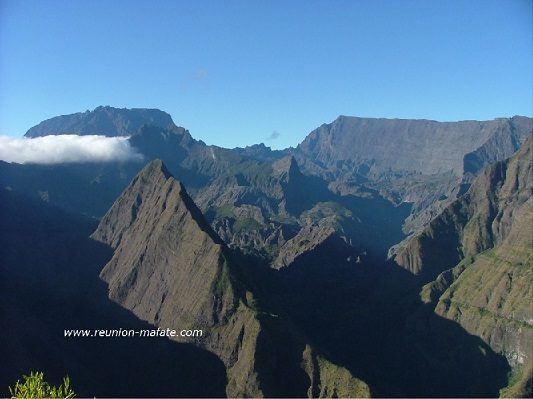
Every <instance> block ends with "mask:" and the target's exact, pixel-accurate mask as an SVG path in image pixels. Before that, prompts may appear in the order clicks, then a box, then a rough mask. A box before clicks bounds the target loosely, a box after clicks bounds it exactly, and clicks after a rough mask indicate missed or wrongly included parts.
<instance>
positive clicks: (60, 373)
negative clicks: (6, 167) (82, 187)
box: [0, 190, 227, 397]
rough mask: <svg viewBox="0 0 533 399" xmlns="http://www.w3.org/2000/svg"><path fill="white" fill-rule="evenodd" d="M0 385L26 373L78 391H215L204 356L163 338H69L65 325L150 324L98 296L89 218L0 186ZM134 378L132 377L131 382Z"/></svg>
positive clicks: (220, 370) (214, 372)
mask: <svg viewBox="0 0 533 399" xmlns="http://www.w3.org/2000/svg"><path fill="white" fill-rule="evenodd" d="M0 219H1V220H2V228H1V229H0V260H1V261H0V289H1V290H2V294H3V299H2V301H1V303H0V315H1V320H2V329H0V352H1V353H2V362H1V364H0V392H1V394H2V395H3V396H4V395H5V396H6V397H7V396H8V395H9V392H8V389H7V387H8V386H13V385H14V383H15V382H16V381H17V379H19V378H21V376H22V375H23V374H29V372H30V371H36V370H41V371H43V372H44V373H45V376H46V379H47V380H48V381H50V382H51V383H53V384H54V385H56V384H59V383H60V382H61V379H62V378H63V377H64V376H65V375H67V374H68V375H69V376H70V378H71V381H72V386H73V387H74V390H75V392H76V394H77V395H78V396H79V397H93V396H97V397H139V396H140V397H146V396H154V397H177V396H178V397H181V396H185V397H191V396H207V397H220V396H223V395H224V392H225V391H224V388H225V385H226V381H227V380H226V375H225V369H224V366H223V364H222V362H220V360H219V359H217V358H216V356H214V355H213V354H211V353H209V352H207V351H205V350H202V349H200V348H197V347H195V346H193V345H190V344H183V343H177V342H172V341H169V340H168V339H166V338H140V337H100V338H96V337H85V338H82V337H70V338H67V337H65V335H64V330H65V329H67V330H68V329H84V330H85V329H87V330H91V331H93V330H94V329H99V330H100V329H107V330H117V331H118V330H119V329H123V330H129V329H133V330H137V331H139V330H141V329H153V328H154V327H153V326H152V325H149V324H148V323H145V322H142V321H140V320H139V319H138V318H136V317H135V316H134V315H132V314H131V312H129V311H127V310H125V309H123V308H121V307H120V306H118V305H117V304H116V303H114V302H112V301H110V300H109V299H108V298H107V292H106V289H105V288H106V287H105V285H104V284H103V282H102V281H101V280H100V279H99V278H98V275H99V272H100V270H101V268H102V266H103V265H104V264H105V263H106V262H107V261H108V260H109V259H110V257H111V254H112V251H111V249H110V248H109V247H108V246H106V245H103V244H101V243H98V242H96V241H94V240H91V239H89V234H90V233H91V231H93V230H94V228H95V223H94V222H93V221H90V220H87V219H85V218H80V217H79V216H76V215H72V214H68V213H65V212H63V211H61V210H59V209H57V208H54V207H52V206H50V205H47V204H46V203H43V202H42V201H36V200H33V199H28V198H26V197H25V196H22V195H19V194H17V193H15V192H12V191H6V190H0ZM132 382H134V383H132Z"/></svg>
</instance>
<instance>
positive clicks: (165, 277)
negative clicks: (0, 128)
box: [0, 107, 533, 397]
mask: <svg viewBox="0 0 533 399" xmlns="http://www.w3.org/2000/svg"><path fill="white" fill-rule="evenodd" d="M52 134H54V135H57V134H79V135H86V134H99V135H105V136H109V137H116V136H124V137H128V141H129V142H130V144H131V146H132V147H134V148H135V149H136V150H137V151H138V152H139V153H140V154H142V155H143V157H144V161H143V162H140V161H123V162H106V163H83V164H56V165H36V164H26V165H21V164H14V163H7V162H2V161H0V187H1V189H2V196H1V199H2V201H1V202H0V204H1V208H0V210H1V211H2V219H3V220H4V222H3V227H4V228H3V229H2V234H0V241H1V244H2V245H1V247H2V248H3V249H2V253H0V258H1V259H2V260H3V262H2V268H1V271H2V275H3V278H2V281H3V285H4V286H5V287H4V288H5V289H6V290H7V291H6V292H9V293H11V295H12V298H18V296H20V292H26V291H27V292H31V295H28V296H27V299H24V300H16V299H13V300H9V301H7V302H6V303H5V304H4V305H3V307H4V308H5V310H6V312H5V314H6V315H7V318H6V320H8V321H9V325H10V327H9V329H8V331H4V332H3V335H4V336H5V337H4V338H5V339H4V340H3V342H5V343H3V344H1V345H3V346H4V349H3V351H4V352H6V351H7V352H8V353H9V354H10V359H13V364H14V366H13V367H12V368H11V369H6V372H5V373H2V374H3V375H5V376H6V378H8V377H9V378H11V380H12V379H13V378H14V375H15V374H16V373H19V375H20V374H22V373H24V372H28V370H25V369H24V367H30V366H29V365H31V367H40V368H41V369H45V370H50V372H51V373H52V375H53V376H54V378H59V377H60V376H61V373H63V374H64V372H66V371H68V372H70V373H71V375H72V377H73V378H72V380H73V383H75V382H76V378H77V379H78V381H79V382H80V386H81V387H82V391H81V392H82V393H83V394H85V395H86V396H88V395H97V394H98V395H107V396H120V395H124V394H125V395H127V396H221V395H228V396H233V397H235V396H253V397H258V396H285V397H318V396H320V397H362V396H365V397H366V396H382V397H383V396H387V397H392V396H427V397H434V396H476V397H494V396H498V395H499V394H501V395H504V396H527V395H531V386H532V382H533V379H532V374H531V373H532V370H533V369H532V367H533V366H532V365H533V362H532V359H533V353H532V348H533V335H532V333H531V331H532V328H533V322H532V320H533V312H532V311H531V303H532V300H533V290H532V289H531V284H530V281H531V277H532V270H533V269H532V256H533V242H532V237H533V232H532V231H531V226H532V225H533V224H532V223H531V222H532V220H531V217H532V214H533V209H532V208H531V206H532V204H531V194H532V190H533V184H532V183H533V182H532V180H533V176H532V174H531V162H532V153H531V151H532V149H531V146H532V143H533V139H532V137H531V136H532V135H533V120H532V119H531V118H526V117H520V116H515V117H512V118H500V119H495V120H493V121H483V122H479V121H463V122H435V121H428V120H401V119H373V118H355V117H348V116H340V117H339V118H337V119H336V120H335V121H334V122H332V123H330V124H324V125H322V126H320V127H319V128H317V129H316V130H314V131H313V132H311V133H310V134H309V135H308V136H307V137H306V138H305V139H304V141H303V142H302V143H301V144H299V145H298V146H297V147H296V148H289V149H285V150H276V151H274V150H271V149H270V148H268V147H266V146H264V145H254V146H251V147H246V148H234V149H225V148H221V147H217V146H212V145H207V144H205V143H204V142H202V141H198V140H195V139H194V138H193V137H192V136H191V134H190V133H189V132H188V131H187V130H186V129H185V128H183V127H179V126H176V125H175V124H174V122H173V121H172V118H171V117H170V115H168V114H166V113H164V112H162V111H159V110H153V109H116V108H112V107H98V108H96V109H95V110H94V111H87V112H83V113H78V114H72V115H65V116H58V117H55V118H52V119H49V120H47V121H44V122H42V123H40V124H39V125H37V126H35V127H33V128H31V129H30V130H28V132H27V133H26V136H27V137H28V138H32V137H40V136H46V135H52ZM20 226H27V227H26V228H24V229H21V228H20ZM31 226H35V228H31ZM30 246H31V248H33V249H32V250H31V251H29V252H28V251H27V250H26V248H28V247H30ZM32 298H44V299H43V300H42V301H41V303H40V304H39V305H37V304H36V303H35V301H36V300H35V299H32ZM64 303H68V304H69V305H68V306H67V307H66V308H67V313H68V316H61V308H62V306H63V304H64ZM43 309H44V310H43ZM76 323H78V324H77V325H85V326H87V325H97V326H100V327H102V326H112V325H120V324H121V323H123V324H124V325H137V324H138V325H144V324H146V325H151V326H155V327H162V328H176V329H178V328H201V329H202V330H203V331H204V332H205V335H204V336H203V337H202V338H201V339H198V340H196V341H194V342H190V341H184V340H181V339H178V340H173V341H168V340H162V341H161V342H158V346H157V348H159V349H157V350H155V349H154V351H151V350H150V343H149V342H139V348H140V349H139V351H138V356H134V357H133V358H132V360H131V361H130V363H131V366H128V367H126V369H125V370H123V371H122V373H123V374H124V375H128V374H130V375H136V374H135V373H139V369H137V368H136V366H135V364H138V362H139V361H142V360H144V359H154V358H157V359H161V362H162V363H163V364H168V365H172V366H168V367H167V369H166V370H167V371H168V372H169V373H172V372H173V371H178V370H181V371H180V372H181V373H183V376H184V378H183V380H181V379H180V381H177V382H176V383H175V384H167V385H165V384H164V383H163V385H160V384H161V382H160V381H164V378H165V373H163V374H162V375H157V373H155V374H153V375H152V374H149V375H147V376H145V377H143V378H140V379H139V385H138V390H134V389H133V387H128V386H123V387H121V386H116V387H114V386H113V384H112V383H111V382H110V381H111V380H112V379H113V380H114V379H115V378H120V377H121V374H120V372H117V371H110V370H112V369H113V367H112V365H113V364H114V363H113V362H110V363H109V366H108V367H103V368H102V369H98V367H95V363H96V358H95V354H96V353H100V354H102V356H103V358H107V356H106V355H105V352H106V351H110V353H115V356H126V357H127V356H132V355H131V354H130V353H129V350H128V348H129V346H128V345H129V344H127V343H122V344H120V345H113V344H110V343H109V342H107V343H103V344H102V343H95V342H89V343H87V342H81V343H79V344H77V343H76V341H68V342H67V343H65V340H64V339H63V337H62V336H58V333H57V330H58V328H60V329H61V330H62V329H63V328H76V327H71V325H73V324H76ZM66 324H69V326H66ZM28 325H29V327H28ZM63 325H65V326H64V327H63ZM79 328H83V327H79ZM43 329H46V330H48V331H50V332H49V333H46V334H41V335H40V334H39V331H41V330H43ZM54 332H55V335H54ZM36 336H39V337H40V338H39V339H38V340H36V341H34V337H36ZM30 341H31V342H35V344H33V345H34V346H35V347H38V346H39V345H40V347H41V348H50V349H53V350H54V353H55V354H54V355H53V356H50V355H47V354H46V351H45V350H43V349H39V350H31V349H27V348H28V347H27V346H26V344H25V343H26V342H30ZM141 341H142V340H141ZM176 341H177V342H176ZM78 346H79V348H78ZM167 346H168V348H167ZM95 348H96V349H95ZM67 352H68V355H67ZM87 353H92V355H91V356H92V357H91V356H89V357H87V355H86V354H87ZM192 356H197V359H198V360H197V361H196V365H197V366H198V367H197V368H194V367H192V368H190V369H188V371H187V372H184V371H183V370H182V369H183V368H184V367H183V363H179V364H177V363H176V361H177V360H176V359H180V362H187V359H191V357H192ZM15 359H16V360H15ZM165 362H167V363H165ZM180 367H181V368H180ZM203 367H204V368H205V370H211V372H212V374H213V377H212V378H213V380H212V384H211V385H210V387H211V388H209V389H207V385H206V381H209V378H207V377H206V374H205V373H203V372H202V371H201V370H202V368H203ZM187 373H188V374H187ZM187 375H194V376H190V377H187ZM206 378H207V380H206ZM187 381H188V382H187ZM10 382H11V381H8V380H7V379H6V380H5V381H4V379H2V380H1V381H0V383H2V384H3V385H6V384H8V383H10ZM208 384H209V383H208ZM155 386H157V387H158V388H157V390H153V388H150V387H155Z"/></svg>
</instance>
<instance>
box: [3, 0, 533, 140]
mask: <svg viewBox="0 0 533 399" xmlns="http://www.w3.org/2000/svg"><path fill="white" fill-rule="evenodd" d="M532 7H533V2H532V1H530V0H508V1H491V0H483V1H476V0H467V1H458V0H457V1H453V0H451V1H439V0H434V1H431V0H420V1H418V0H417V1H415V0H413V1H409V0H389V1H384V0H372V1H362V0H360V1H358V0H349V1H341V0H328V1H314V0H306V1H303V0H301V1H298V0H284V1H281V0H279V1H278V0H268V1H267V0H262V1H258V0H243V1H236V0H228V1H221V0H214V1H201V0H199V1H189V0H187V1H178V0H174V1H160V0H147V1H144V0H131V1H126V0H117V1H108V0H76V1H71V0H35V1H33V0H0V135H8V136H12V137H20V136H22V135H23V134H24V133H25V132H26V130H27V129H29V128H30V127H32V126H33V125H35V124H37V123H39V122H40V121H42V120H44V119H48V118H51V117H53V116H56V115H62V114H69V113H74V112H80V111H85V110H87V109H89V110H92V109H94V108H95V107H97V106H99V105H111V106H114V107H119V108H123V107H127V108H138V107H141V108H145V107H146V108H159V109H161V110H163V111H166V112H168V113H169V114H170V115H171V116H172V117H173V119H174V122H175V123H176V124H177V125H179V126H183V127H185V128H187V129H189V131H190V132H191V134H192V136H193V137H194V138H196V139H201V140H203V141H205V142H206V143H208V144H215V145H219V146H223V147H230V148H231V147H235V146H239V147H243V146H246V145H251V144H255V143H260V142H264V143H265V144H266V145H268V146H270V147H272V148H286V147H288V146H296V145H297V144H298V143H299V142H301V141H302V140H303V138H304V137H305V136H306V135H307V134H308V133H309V132H310V131H312V130H313V129H315V128H316V127H318V126H320V125H321V124H323V123H329V122H331V121H333V120H334V119H335V118H336V117H337V116H339V115H353V116H362V117H384V118H423V119H434V120H440V121H453V120H464V119H479V120H486V119H493V118H495V117H509V116H513V115H517V114H518V115H526V116H532V113H533V27H532V25H533V22H532V20H533V9H532Z"/></svg>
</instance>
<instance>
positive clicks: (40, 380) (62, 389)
mask: <svg viewBox="0 0 533 399" xmlns="http://www.w3.org/2000/svg"><path fill="white" fill-rule="evenodd" d="M22 378H23V381H20V380H18V381H17V382H16V383H15V386H14V387H13V388H12V387H9V392H10V394H11V397H13V398H52V399H56V398H74V397H76V394H75V393H74V391H73V390H72V388H71V387H70V378H69V377H68V376H66V377H65V378H63V384H61V385H59V386H58V387H54V386H52V385H50V384H49V383H47V382H46V381H45V380H44V373H43V372H35V373H34V372H30V375H24V376H23V377H22Z"/></svg>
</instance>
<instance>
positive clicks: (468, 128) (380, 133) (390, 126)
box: [294, 116, 533, 232]
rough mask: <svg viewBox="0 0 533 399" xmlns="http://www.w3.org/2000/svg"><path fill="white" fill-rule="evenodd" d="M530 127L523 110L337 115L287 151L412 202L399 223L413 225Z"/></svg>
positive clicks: (506, 152) (323, 170) (341, 177)
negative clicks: (440, 115) (496, 114)
mask: <svg viewBox="0 0 533 399" xmlns="http://www.w3.org/2000/svg"><path fill="white" fill-rule="evenodd" d="M532 132H533V121H532V120H531V119H530V118H525V117H519V116H515V117H513V118H500V119H495V120H492V121H483V122H479V121H462V122H435V121H428V120H401V119H372V118H355V117H346V116H341V117H339V118H338V119H336V120H335V121H334V122H332V123H331V124H325V125H322V126H321V127H319V128H318V129H316V130H314V131H313V132H311V133H310V134H309V135H308V136H307V137H306V139H305V140H304V141H303V142H302V143H301V144H300V145H299V146H298V147H297V148H296V150H295V151H294V154H295V156H296V158H297V159H298V162H300V164H301V165H302V167H303V170H304V172H307V173H314V174H318V175H321V176H324V177H325V178H326V179H328V180H330V181H331V180H333V181H335V180H336V181H339V182H350V181H354V182H356V183H358V184H359V185H362V186H366V187H369V188H373V189H376V190H378V191H380V192H381V194H382V195H383V196H385V197H388V198H391V200H393V201H395V202H402V201H408V202H411V203H413V207H412V214H411V216H410V217H409V218H408V219H407V220H406V224H405V226H404V228H405V230H406V231H407V232H413V231H418V230H420V228H421V227H423V226H425V225H426V224H427V223H428V222H429V221H431V220H432V219H433V218H434V217H435V216H436V215H438V214H439V213H440V212H441V211H442V210H443V209H444V208H445V207H446V206H447V205H449V204H450V203H451V202H453V201H454V200H455V199H456V198H457V197H458V196H459V195H460V194H462V193H463V192H464V190H465V188H468V185H469V184H470V183H471V182H472V180H473V178H474V177H475V176H477V174H478V173H479V172H480V171H481V170H482V169H483V168H484V167H486V166H488V165H490V164H491V163H494V162H496V161H501V160H504V159H506V158H508V157H510V156H511V155H512V154H513V153H514V152H515V151H516V150H517V149H518V148H519V147H520V144H521V143H523V142H524V140H525V139H526V137H528V135H531V134H532Z"/></svg>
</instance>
